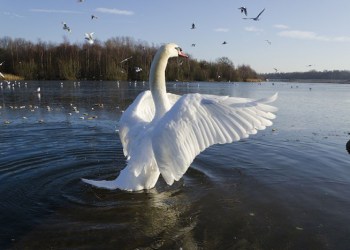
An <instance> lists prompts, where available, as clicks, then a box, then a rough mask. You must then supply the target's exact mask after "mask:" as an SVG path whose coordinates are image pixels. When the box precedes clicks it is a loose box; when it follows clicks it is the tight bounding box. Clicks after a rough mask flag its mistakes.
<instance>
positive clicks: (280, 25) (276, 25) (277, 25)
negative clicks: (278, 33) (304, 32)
mask: <svg viewBox="0 0 350 250" xmlns="http://www.w3.org/2000/svg"><path fill="white" fill-rule="evenodd" d="M273 27H275V28H276V29H281V30H286V29H289V27H288V26H287V25H284V24H275V25H274V26H273Z"/></svg>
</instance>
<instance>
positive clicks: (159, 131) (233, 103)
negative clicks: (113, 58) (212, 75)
mask: <svg viewBox="0 0 350 250" xmlns="http://www.w3.org/2000/svg"><path fill="white" fill-rule="evenodd" d="M176 56H185V55H184V54H183V53H182V52H181V49H180V48H179V47H178V46H177V45H175V44H167V45H164V46H162V47H161V48H160V49H159V50H158V52H157V54H156V55H155V58H154V60H153V62H152V65H151V71H150V79H149V82H150V89H151V90H150V91H145V92H142V93H141V94H139V96H138V97H137V98H136V100H135V101H134V102H133V103H132V104H131V105H130V106H129V107H128V108H127V110H126V111H125V112H124V113H123V115H122V117H121V119H120V128H119V135H120V139H121V142H122V144H123V150H124V154H125V156H126V157H127V160H128V162H127V166H126V167H125V169H123V170H122V171H121V172H120V175H119V176H118V177H117V178H116V179H115V180H112V181H93V180H86V179H83V181H84V182H86V183H89V184H92V185H94V186H97V187H100V188H106V189H117V188H118V189H123V190H129V191H137V190H142V189H150V188H153V187H154V186H155V184H156V182H157V180H158V178H159V175H160V174H161V175H162V177H163V178H164V180H165V181H166V183H167V184H168V185H172V184H173V182H174V181H177V180H179V179H180V178H181V177H182V176H183V175H184V173H185V172H186V171H187V169H188V167H189V166H190V164H191V163H192V161H193V160H194V158H195V157H196V156H197V155H198V154H199V153H200V152H201V151H203V150H204V149H206V148H207V147H209V146H211V145H213V144H217V143H230V142H233V141H238V140H239V139H240V138H246V137H248V136H249V134H255V133H256V132H257V130H259V129H265V127H266V126H270V125H272V122H271V121H270V119H273V118H275V115H274V114H272V113H271V112H274V111H276V110H277V109H276V108H274V107H272V106H269V105H266V103H269V102H272V101H274V100H275V99H276V96H277V95H274V96H272V97H270V98H266V99H261V100H257V101H255V100H250V99H246V98H235V97H228V96H214V95H201V94H187V95H184V96H179V95H174V94H170V93H167V92H166V86H165V69H166V66H167V62H168V59H169V58H170V57H176Z"/></svg>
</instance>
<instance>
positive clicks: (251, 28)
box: [244, 26, 264, 33]
mask: <svg viewBox="0 0 350 250" xmlns="http://www.w3.org/2000/svg"><path fill="white" fill-rule="evenodd" d="M244 30H245V31H248V32H256V33H259V32H263V31H264V30H263V29H259V28H256V27H254V26H249V27H245V28H244Z"/></svg>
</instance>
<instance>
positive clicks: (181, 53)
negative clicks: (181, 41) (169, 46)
mask: <svg viewBox="0 0 350 250" xmlns="http://www.w3.org/2000/svg"><path fill="white" fill-rule="evenodd" d="M179 56H181V57H185V58H188V55H186V54H185V53H183V52H182V51H181V50H179Z"/></svg>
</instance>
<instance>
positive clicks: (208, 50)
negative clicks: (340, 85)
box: [0, 0, 350, 73]
mask: <svg viewBox="0 0 350 250" xmlns="http://www.w3.org/2000/svg"><path fill="white" fill-rule="evenodd" d="M0 2H1V10H0V17H1V25H0V36H1V37H3V36H9V37H12V38H24V39H27V40H31V41H33V42H36V41H38V40H41V41H46V42H54V43H60V42H62V41H63V38H64V37H66V38H67V39H68V40H69V41H71V42H72V43H84V34H85V33H86V32H94V33H95V38H96V39H98V40H100V41H102V42H103V41H105V40H107V39H108V38H111V37H118V36H129V37H133V38H134V39H135V40H141V41H146V42H148V43H149V44H150V45H151V44H155V45H160V44H162V43H166V42H175V43H177V44H178V45H180V46H181V47H182V48H183V50H184V51H185V52H187V53H188V54H190V55H191V57H193V58H195V59H198V60H201V59H204V60H208V61H215V60H216V59H217V58H220V57H224V56H225V57H228V58H229V59H230V60H231V61H232V62H233V63H234V64H235V65H236V66H238V65H241V64H247V65H250V66H251V67H252V68H253V69H255V70H256V71H257V72H259V73H266V72H274V68H277V69H278V70H279V71H280V72H293V71H308V70H311V69H314V70H320V71H323V70H336V69H338V70H350V58H349V56H350V26H349V24H350V14H349V13H350V1H349V0H334V1H331V0H307V1H301V0H294V1H292V0H259V1H256V0H215V1H214V0H207V1H203V0H172V1H165V0H118V1H117V0H115V1H112V0H110V1H107V0H84V1H83V2H82V3H79V2H78V1H77V0H35V1H24V0H22V1H20V0H0ZM241 6H245V7H246V8H247V10H248V17H255V16H256V15H257V14H258V13H259V12H260V11H261V10H262V9H263V8H265V9H266V10H265V12H264V13H263V14H262V15H261V17H260V21H253V20H244V19H242V17H244V16H243V14H241V13H240V11H239V10H238V8H239V7H241ZM91 14H94V15H96V16H97V17H98V19H94V20H91V18H90V17H91ZM62 22H66V23H67V24H68V26H69V27H70V28H71V29H72V32H71V33H68V32H67V31H64V30H63V29H62ZM193 22H194V23H195V24H196V29H194V30H192V29H190V28H191V24H192V23H193ZM266 40H269V41H271V45H270V44H269V43H268V42H267V41H266ZM223 41H226V42H227V44H226V45H222V42H223ZM193 43H195V44H196V46H195V47H192V46H191V45H192V44H193ZM308 65H312V66H308Z"/></svg>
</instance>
